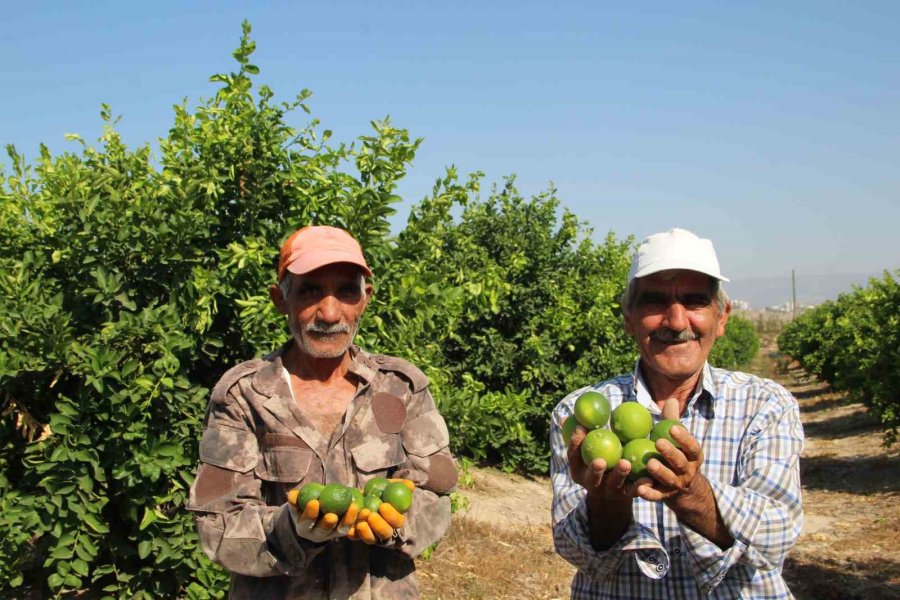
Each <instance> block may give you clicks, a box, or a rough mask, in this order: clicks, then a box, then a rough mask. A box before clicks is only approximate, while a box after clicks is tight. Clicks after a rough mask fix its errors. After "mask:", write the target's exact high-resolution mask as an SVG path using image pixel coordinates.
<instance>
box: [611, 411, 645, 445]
mask: <svg viewBox="0 0 900 600" xmlns="http://www.w3.org/2000/svg"><path fill="white" fill-rule="evenodd" d="M609 428H610V429H612V430H613V433H615V434H616V435H617V436H619V440H621V442H622V443H623V444H626V443H628V442H630V441H631V440H637V439H640V438H645V437H647V436H648V435H649V434H650V430H651V429H653V416H651V415H650V411H649V410H647V409H646V408H644V407H643V406H642V405H641V404H638V403H637V402H623V403H622V404H620V405H619V406H617V407H616V410H614V411H613V412H612V418H610V420H609Z"/></svg>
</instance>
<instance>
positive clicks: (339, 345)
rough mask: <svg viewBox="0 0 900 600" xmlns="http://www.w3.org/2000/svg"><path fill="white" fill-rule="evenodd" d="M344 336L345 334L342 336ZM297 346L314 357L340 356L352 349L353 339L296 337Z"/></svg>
mask: <svg viewBox="0 0 900 600" xmlns="http://www.w3.org/2000/svg"><path fill="white" fill-rule="evenodd" d="M342 337H343V336H342ZM294 341H295V342H297V347H298V348H300V350H302V351H303V353H304V354H306V355H308V356H310V357H312V358H340V357H342V356H343V355H344V354H346V353H347V350H349V349H350V344H351V342H352V341H353V340H352V339H343V340H341V341H337V340H336V341H334V342H323V341H321V340H311V339H308V338H306V337H300V338H299V339H298V338H296V337H295V338H294Z"/></svg>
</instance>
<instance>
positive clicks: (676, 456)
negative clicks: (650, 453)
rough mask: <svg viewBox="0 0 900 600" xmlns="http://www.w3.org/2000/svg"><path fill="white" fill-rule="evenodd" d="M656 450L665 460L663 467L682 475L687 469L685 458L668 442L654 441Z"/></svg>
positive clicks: (662, 440) (664, 440)
mask: <svg viewBox="0 0 900 600" xmlns="http://www.w3.org/2000/svg"><path fill="white" fill-rule="evenodd" d="M656 450H657V452H659V453H660V454H661V455H662V457H663V458H664V459H665V465H664V466H666V467H668V468H669V469H671V470H673V471H675V472H676V473H683V472H684V471H685V470H686V469H687V466H688V459H687V457H686V456H685V455H684V453H683V452H682V451H681V450H679V449H678V448H676V447H675V445H674V444H672V442H670V441H669V440H667V439H662V438H660V439H658V440H656ZM648 467H649V464H648Z"/></svg>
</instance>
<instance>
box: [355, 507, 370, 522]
mask: <svg viewBox="0 0 900 600" xmlns="http://www.w3.org/2000/svg"><path fill="white" fill-rule="evenodd" d="M370 514H372V511H371V510H369V509H368V508H364V509H362V510H361V511H359V514H358V515H356V520H357V521H365V520H366V519H367V518H369V515H370Z"/></svg>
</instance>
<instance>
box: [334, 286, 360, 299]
mask: <svg viewBox="0 0 900 600" xmlns="http://www.w3.org/2000/svg"><path fill="white" fill-rule="evenodd" d="M359 293H360V292H359V286H357V285H347V286H342V287H340V288H339V289H338V294H340V296H341V298H358V297H359Z"/></svg>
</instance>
